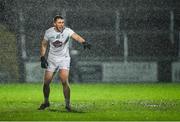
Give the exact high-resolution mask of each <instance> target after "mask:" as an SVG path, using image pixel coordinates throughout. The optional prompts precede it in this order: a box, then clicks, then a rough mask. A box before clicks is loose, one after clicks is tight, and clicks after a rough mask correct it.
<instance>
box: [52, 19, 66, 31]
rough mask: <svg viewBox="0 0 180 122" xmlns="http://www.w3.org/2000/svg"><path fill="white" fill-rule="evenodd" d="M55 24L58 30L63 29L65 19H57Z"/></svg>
mask: <svg viewBox="0 0 180 122" xmlns="http://www.w3.org/2000/svg"><path fill="white" fill-rule="evenodd" d="M54 26H55V28H56V29H57V30H58V31H61V30H62V29H63V28H64V19H57V20H56V22H54Z"/></svg>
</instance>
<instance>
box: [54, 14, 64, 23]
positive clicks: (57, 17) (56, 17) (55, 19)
mask: <svg viewBox="0 0 180 122" xmlns="http://www.w3.org/2000/svg"><path fill="white" fill-rule="evenodd" d="M57 19H64V18H63V17H62V16H60V15H56V16H55V17H54V18H53V22H56V21H57Z"/></svg>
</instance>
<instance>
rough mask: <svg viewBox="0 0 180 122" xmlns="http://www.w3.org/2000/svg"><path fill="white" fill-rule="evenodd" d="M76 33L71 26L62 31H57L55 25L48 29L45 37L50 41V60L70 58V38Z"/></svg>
mask: <svg viewBox="0 0 180 122" xmlns="http://www.w3.org/2000/svg"><path fill="white" fill-rule="evenodd" d="M73 33H74V31H73V30H71V29H70V28H67V27H65V28H64V29H63V31H62V32H57V31H56V30H55V28H54V27H51V28H49V29H48V30H46V32H45V35H44V39H45V40H47V41H48V42H49V45H50V47H49V53H48V59H49V60H51V59H52V60H55V61H57V60H61V59H63V58H70V55H69V40H70V37H71V35H72V34H73Z"/></svg>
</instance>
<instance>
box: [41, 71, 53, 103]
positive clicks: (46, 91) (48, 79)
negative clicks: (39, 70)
mask: <svg viewBox="0 0 180 122" xmlns="http://www.w3.org/2000/svg"><path fill="white" fill-rule="evenodd" d="M52 78H53V72H49V71H45V75H44V84H43V93H44V103H48V102H49V94H50V83H51V81H52Z"/></svg>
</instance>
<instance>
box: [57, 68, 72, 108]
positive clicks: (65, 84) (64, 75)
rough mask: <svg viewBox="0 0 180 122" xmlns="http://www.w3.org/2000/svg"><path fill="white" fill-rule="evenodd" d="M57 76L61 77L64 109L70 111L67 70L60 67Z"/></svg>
mask: <svg viewBox="0 0 180 122" xmlns="http://www.w3.org/2000/svg"><path fill="white" fill-rule="evenodd" d="M59 76H60V79H61V83H62V85H63V93H64V98H65V104H66V109H67V110H68V111H70V109H71V106H70V86H69V82H68V77H69V70H66V69H61V70H60V72H59Z"/></svg>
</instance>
